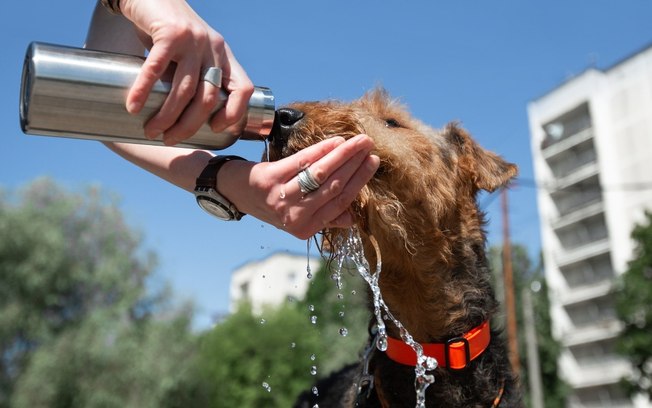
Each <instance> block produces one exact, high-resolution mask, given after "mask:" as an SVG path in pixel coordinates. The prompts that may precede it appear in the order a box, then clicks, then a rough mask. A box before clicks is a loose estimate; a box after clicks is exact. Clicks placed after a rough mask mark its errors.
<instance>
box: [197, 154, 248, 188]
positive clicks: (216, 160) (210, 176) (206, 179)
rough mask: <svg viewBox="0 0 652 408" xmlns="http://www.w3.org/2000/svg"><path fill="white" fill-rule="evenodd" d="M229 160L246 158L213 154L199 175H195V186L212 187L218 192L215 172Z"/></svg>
mask: <svg viewBox="0 0 652 408" xmlns="http://www.w3.org/2000/svg"><path fill="white" fill-rule="evenodd" d="M231 160H246V159H245V158H244V157H240V156H235V155H219V156H215V157H213V158H212V159H210V160H209V161H208V164H207V165H206V167H204V170H202V172H201V174H200V175H199V177H197V183H196V185H197V186H202V187H212V188H214V189H215V191H217V192H219V190H218V188H217V173H218V172H219V171H220V169H221V168H222V166H224V164H225V163H226V162H228V161H231Z"/></svg>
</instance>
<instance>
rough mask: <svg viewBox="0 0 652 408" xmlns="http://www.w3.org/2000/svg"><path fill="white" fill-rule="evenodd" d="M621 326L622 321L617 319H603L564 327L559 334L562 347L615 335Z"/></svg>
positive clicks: (609, 337)
mask: <svg viewBox="0 0 652 408" xmlns="http://www.w3.org/2000/svg"><path fill="white" fill-rule="evenodd" d="M622 328H623V324H622V322H620V321H619V320H617V319H609V320H603V321H601V322H596V323H594V324H592V325H588V326H584V327H579V328H578V327H572V328H568V329H566V330H565V331H564V332H563V333H562V335H561V343H562V345H563V346H564V347H573V346H577V345H581V344H586V343H590V342H595V341H601V340H606V339H611V338H614V337H616V336H617V335H618V334H619V333H620V331H621V330H622Z"/></svg>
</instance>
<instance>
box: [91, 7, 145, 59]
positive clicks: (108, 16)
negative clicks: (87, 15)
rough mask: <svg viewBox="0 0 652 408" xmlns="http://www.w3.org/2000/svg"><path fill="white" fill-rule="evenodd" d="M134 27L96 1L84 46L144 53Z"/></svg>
mask: <svg viewBox="0 0 652 408" xmlns="http://www.w3.org/2000/svg"><path fill="white" fill-rule="evenodd" d="M138 35H139V34H138V30H137V29H136V27H135V26H134V25H133V24H132V23H131V22H130V21H129V20H127V19H126V18H125V17H124V16H122V15H116V14H112V13H111V12H109V11H108V10H107V9H106V8H105V7H104V6H102V5H101V4H100V2H99V1H98V2H97V4H96V5H95V10H94V11H93V16H92V18H91V23H90V25H89V27H88V33H87V35H86V42H85V47H86V48H91V49H94V50H100V51H110V52H117V53H122V54H131V55H144V53H145V47H144V46H143V43H142V42H141V41H140V39H139V38H138Z"/></svg>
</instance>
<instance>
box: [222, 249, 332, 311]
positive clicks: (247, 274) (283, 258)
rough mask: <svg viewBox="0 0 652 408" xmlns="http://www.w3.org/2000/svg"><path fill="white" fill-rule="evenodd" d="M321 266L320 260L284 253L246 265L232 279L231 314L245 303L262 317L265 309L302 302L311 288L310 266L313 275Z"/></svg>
mask: <svg viewBox="0 0 652 408" xmlns="http://www.w3.org/2000/svg"><path fill="white" fill-rule="evenodd" d="M315 252H317V251H316V250H315ZM320 262H321V259H320V258H319V257H317V256H311V257H310V258H308V257H307V256H306V255H305V254H303V255H298V254H289V253H285V252H277V253H274V254H272V255H270V256H269V257H267V258H265V259H261V260H258V261H251V262H247V263H246V264H244V265H242V266H241V267H239V268H237V269H236V270H234V271H233V275H232V276H231V285H230V289H229V299H230V300H229V312H231V313H233V312H235V311H236V309H237V307H238V304H239V303H240V302H241V301H243V300H244V301H247V302H249V303H250V304H251V307H252V312H253V313H255V314H260V313H261V312H262V311H263V309H264V307H265V306H279V305H280V304H282V303H283V302H285V301H287V300H288V298H292V299H303V298H304V296H305V294H306V291H307V290H308V285H309V284H310V279H308V277H307V276H308V266H310V269H311V273H312V274H314V273H316V272H317V270H318V269H319V267H320Z"/></svg>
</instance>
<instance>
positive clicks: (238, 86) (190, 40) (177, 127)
mask: <svg viewBox="0 0 652 408" xmlns="http://www.w3.org/2000/svg"><path fill="white" fill-rule="evenodd" d="M120 10H121V12H122V14H123V15H124V16H125V17H126V18H127V19H129V20H130V21H131V22H132V23H133V24H134V25H135V26H136V27H137V28H138V29H139V31H140V37H141V40H142V41H143V42H144V43H145V45H146V46H147V47H148V48H150V52H149V55H148V56H147V59H146V60H145V63H144V64H143V68H142V70H141V72H140V74H139V75H138V77H137V79H136V81H135V82H134V84H133V86H132V88H131V89H130V91H129V94H128V95H127V102H126V106H127V110H128V111H129V112H130V113H132V114H137V113H138V112H139V111H140V110H141V109H142V107H143V105H144V103H145V101H146V100H147V97H148V95H149V93H150V91H151V89H152V86H153V85H154V83H155V82H156V81H157V80H158V79H160V78H161V77H162V75H163V74H164V73H165V71H166V69H167V68H168V66H169V65H170V64H171V63H176V70H175V72H174V77H173V79H172V88H171V91H170V94H169V95H168V97H167V99H166V100H165V102H164V104H163V106H162V107H161V109H160V110H159V112H158V113H157V114H156V115H154V116H153V117H152V118H151V119H150V120H149V121H148V122H147V123H146V125H145V135H146V136H147V137H148V138H150V139H154V138H156V137H159V136H160V135H163V140H164V141H165V144H167V145H173V144H176V143H177V142H180V141H182V140H185V139H187V138H188V137H190V136H192V135H193V134H195V133H196V132H197V130H199V128H200V127H201V126H202V125H203V124H204V123H205V122H206V121H207V120H208V119H209V117H210V116H211V114H212V111H213V109H214V108H215V106H216V105H217V103H218V102H219V101H220V96H219V89H218V88H217V87H215V86H213V85H212V84H210V83H207V82H206V81H203V80H202V78H201V75H202V71H203V70H204V69H206V68H209V67H218V68H220V69H221V70H222V87H223V89H224V90H225V92H226V93H227V94H228V95H229V97H228V99H227V101H226V104H225V106H224V107H223V108H222V109H220V110H219V111H218V112H217V113H216V114H215V115H214V116H213V118H212V119H211V120H210V125H211V129H212V130H213V131H214V132H219V131H221V130H224V129H225V128H227V127H228V126H231V125H233V124H235V123H237V122H238V121H239V120H240V118H241V117H242V116H243V115H244V114H245V113H246V110H247V104H248V102H249V98H250V97H251V95H252V93H253V89H254V88H253V84H252V82H251V80H250V79H249V77H248V76H247V74H246V73H245V71H244V69H243V68H242V67H241V66H240V64H239V63H238V61H237V60H236V58H235V57H234V55H233V53H232V52H231V49H230V48H229V46H228V44H227V43H226V42H225V41H224V38H223V37H222V36H221V35H220V34H219V33H218V32H216V31H215V30H213V29H212V28H211V27H210V26H209V25H208V24H207V23H206V22H205V21H204V20H203V19H202V18H201V17H199V15H197V14H196V13H195V11H194V10H193V9H192V8H191V7H190V6H189V5H188V4H187V3H186V1H185V0H121V1H120Z"/></svg>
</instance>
